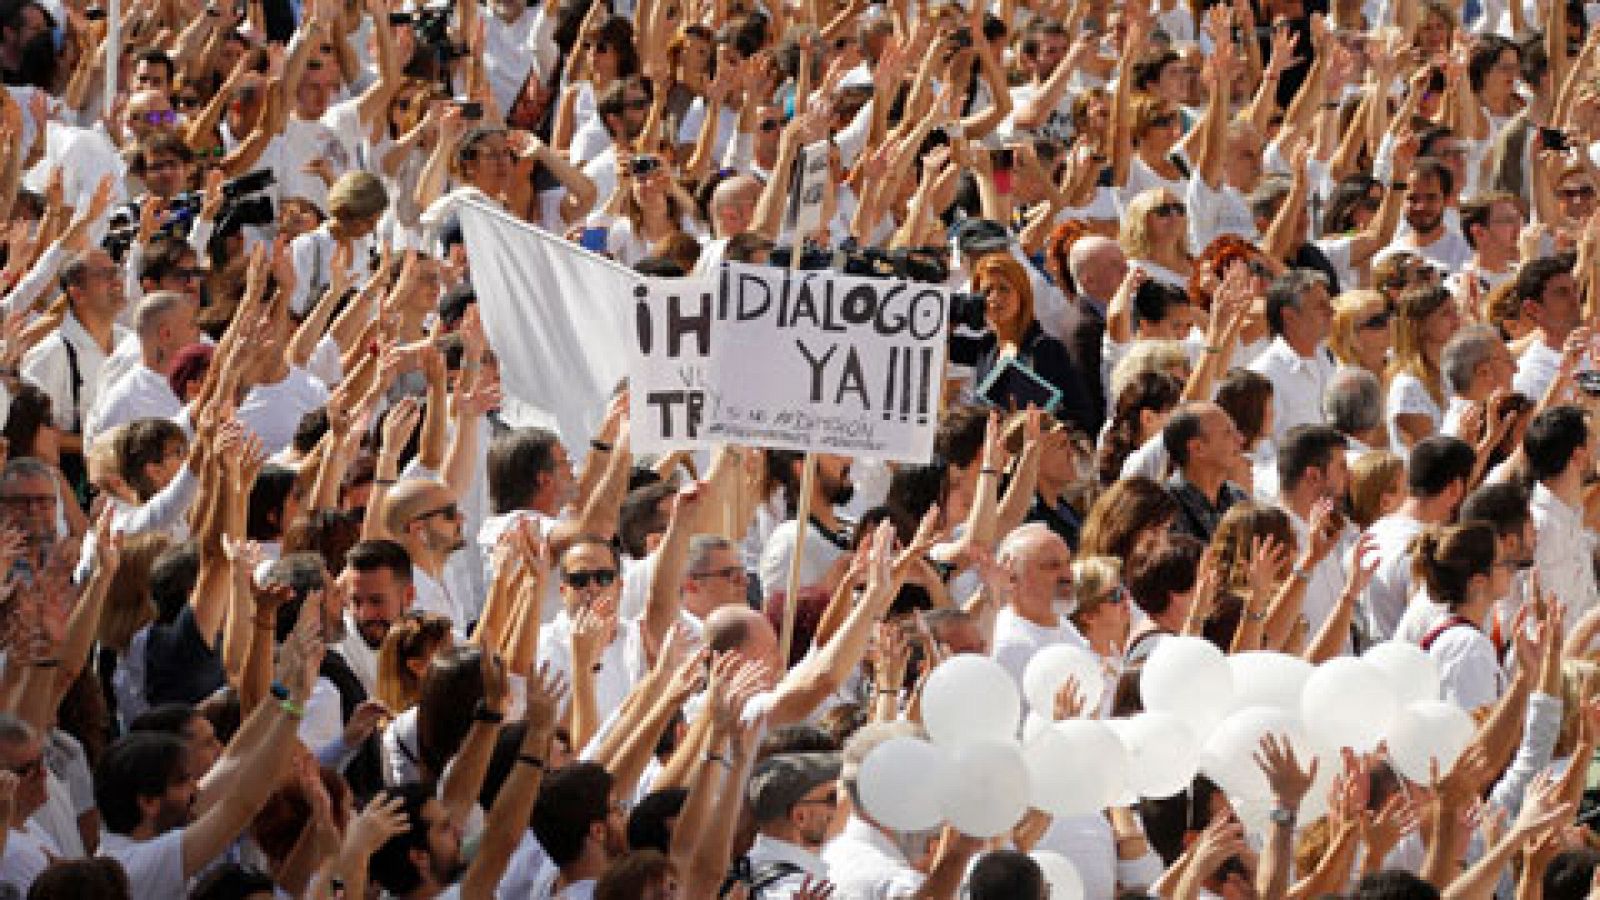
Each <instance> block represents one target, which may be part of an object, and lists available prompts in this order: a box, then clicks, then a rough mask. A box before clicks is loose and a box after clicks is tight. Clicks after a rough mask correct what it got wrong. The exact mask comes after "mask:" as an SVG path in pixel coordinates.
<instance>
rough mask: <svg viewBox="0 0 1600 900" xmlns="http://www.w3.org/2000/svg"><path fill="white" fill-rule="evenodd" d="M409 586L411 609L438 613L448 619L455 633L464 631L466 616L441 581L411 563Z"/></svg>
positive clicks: (465, 628) (463, 632) (459, 633)
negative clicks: (411, 591)
mask: <svg viewBox="0 0 1600 900" xmlns="http://www.w3.org/2000/svg"><path fill="white" fill-rule="evenodd" d="M411 587H412V589H413V599H412V601H411V608H412V609H414V610H416V611H418V612H431V613H438V614H439V615H441V616H444V617H445V618H447V619H449V620H450V624H451V625H452V626H453V627H454V630H455V632H456V634H458V635H461V634H465V633H466V631H467V618H466V613H465V612H463V611H462V609H461V604H460V603H459V602H458V601H457V600H456V598H455V597H454V596H453V595H452V594H451V592H450V590H449V588H447V587H446V586H445V585H444V583H443V582H441V581H439V579H437V578H434V577H433V576H432V575H429V574H428V572H427V570H425V569H423V568H422V567H421V566H419V565H417V564H416V563H412V564H411Z"/></svg>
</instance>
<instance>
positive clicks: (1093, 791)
mask: <svg viewBox="0 0 1600 900" xmlns="http://www.w3.org/2000/svg"><path fill="white" fill-rule="evenodd" d="M1022 758H1023V761H1024V762H1025V763H1026V764H1027V766H1028V780H1029V782H1030V784H1031V785H1032V786H1033V805H1034V806H1035V807H1037V808H1039V809H1042V810H1044V811H1046V812H1048V813H1051V814H1052V815H1056V816H1086V815H1092V814H1094V813H1098V812H1100V811H1101V810H1103V809H1105V808H1106V807H1108V806H1110V805H1112V804H1113V803H1118V802H1120V801H1121V800H1122V797H1123V793H1124V791H1126V789H1127V783H1128V751H1127V749H1126V748H1124V747H1123V745H1122V742H1121V741H1119V740H1117V736H1116V734H1115V733H1114V732H1112V730H1111V729H1110V728H1109V727H1107V726H1106V724H1105V723H1104V722H1098V721H1095V720H1093V719H1068V720H1066V721H1064V722H1057V723H1055V724H1054V725H1052V726H1050V727H1049V728H1046V729H1044V730H1042V731H1040V732H1039V733H1038V734H1037V735H1035V736H1034V738H1033V740H1031V741H1029V742H1028V744H1027V746H1025V747H1023V749H1022Z"/></svg>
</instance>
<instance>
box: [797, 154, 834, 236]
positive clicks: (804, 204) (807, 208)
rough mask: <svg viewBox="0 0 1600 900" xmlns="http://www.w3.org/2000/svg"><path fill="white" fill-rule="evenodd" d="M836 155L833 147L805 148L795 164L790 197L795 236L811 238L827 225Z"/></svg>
mask: <svg viewBox="0 0 1600 900" xmlns="http://www.w3.org/2000/svg"><path fill="white" fill-rule="evenodd" d="M832 151H833V145H832V144H830V143H828V142H827V141H817V142H816V143H815V144H811V145H809V146H807V147H803V148H801V150H800V157H799V158H798V159H796V160H795V178H794V187H793V190H792V192H791V193H790V195H789V223H788V224H789V232H790V233H791V234H795V235H801V236H803V235H808V234H810V233H812V232H813V231H816V230H817V229H818V228H821V227H822V225H823V221H822V216H823V213H824V212H825V211H826V210H825V209H824V207H825V206H826V205H827V202H826V195H827V192H828V178H829V176H830V174H831V172H830V171H829V168H828V163H829V157H830V156H831V155H832Z"/></svg>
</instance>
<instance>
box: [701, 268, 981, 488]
mask: <svg viewBox="0 0 1600 900" xmlns="http://www.w3.org/2000/svg"><path fill="white" fill-rule="evenodd" d="M949 303H950V294H949V291H948V290H946V289H945V288H943V287H940V286H938V285H931V284H921V283H917V282H909V281H900V280H891V279H885V278H855V277H851V276H847V275H840V274H838V273H836V272H796V273H794V274H793V276H792V277H791V275H790V273H788V272H786V271H784V270H783V269H775V268H771V267H768V266H747V265H741V264H736V263H730V264H729V265H728V266H727V268H726V269H725V270H724V274H723V285H722V304H721V309H720V310H719V320H718V321H717V323H716V327H715V329H713V331H712V340H711V357H712V359H711V365H710V366H709V367H708V369H707V373H706V386H707V394H708V396H709V398H710V402H708V403H707V409H706V421H705V423H704V428H703V429H702V436H703V437H705V438H706V439H708V440H710V441H726V442H729V443H734V444H744V445H748V446H758V447H777V448H781V449H787V450H800V451H815V452H819V453H837V454H840V455H844V456H864V457H870V458H873V459H892V460H900V461H902V462H913V463H925V462H927V461H928V460H929V458H931V456H932V455H933V435H934V431H935V430H936V429H937V428H938V424H939V402H940V389H941V387H942V385H943V384H944V361H945V340H946V333H947V329H948V323H947V313H946V310H947V309H948V308H949Z"/></svg>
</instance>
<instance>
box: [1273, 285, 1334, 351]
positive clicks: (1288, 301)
mask: <svg viewBox="0 0 1600 900" xmlns="http://www.w3.org/2000/svg"><path fill="white" fill-rule="evenodd" d="M1317 285H1323V286H1326V285H1327V281H1326V280H1325V279H1324V278H1323V276H1322V273H1321V272H1317V271H1314V270H1311V269H1290V270H1289V271H1287V272H1284V273H1283V274H1282V275H1279V276H1278V277H1277V278H1274V279H1273V280H1272V284H1271V285H1269V286H1268V287H1267V327H1268V328H1270V329H1271V330H1272V333H1273V334H1275V335H1280V334H1283V311H1284V310H1286V309H1299V308H1300V301H1301V300H1302V299H1303V297H1304V295H1305V292H1306V291H1309V290H1311V288H1313V287H1315V286H1317Z"/></svg>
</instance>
